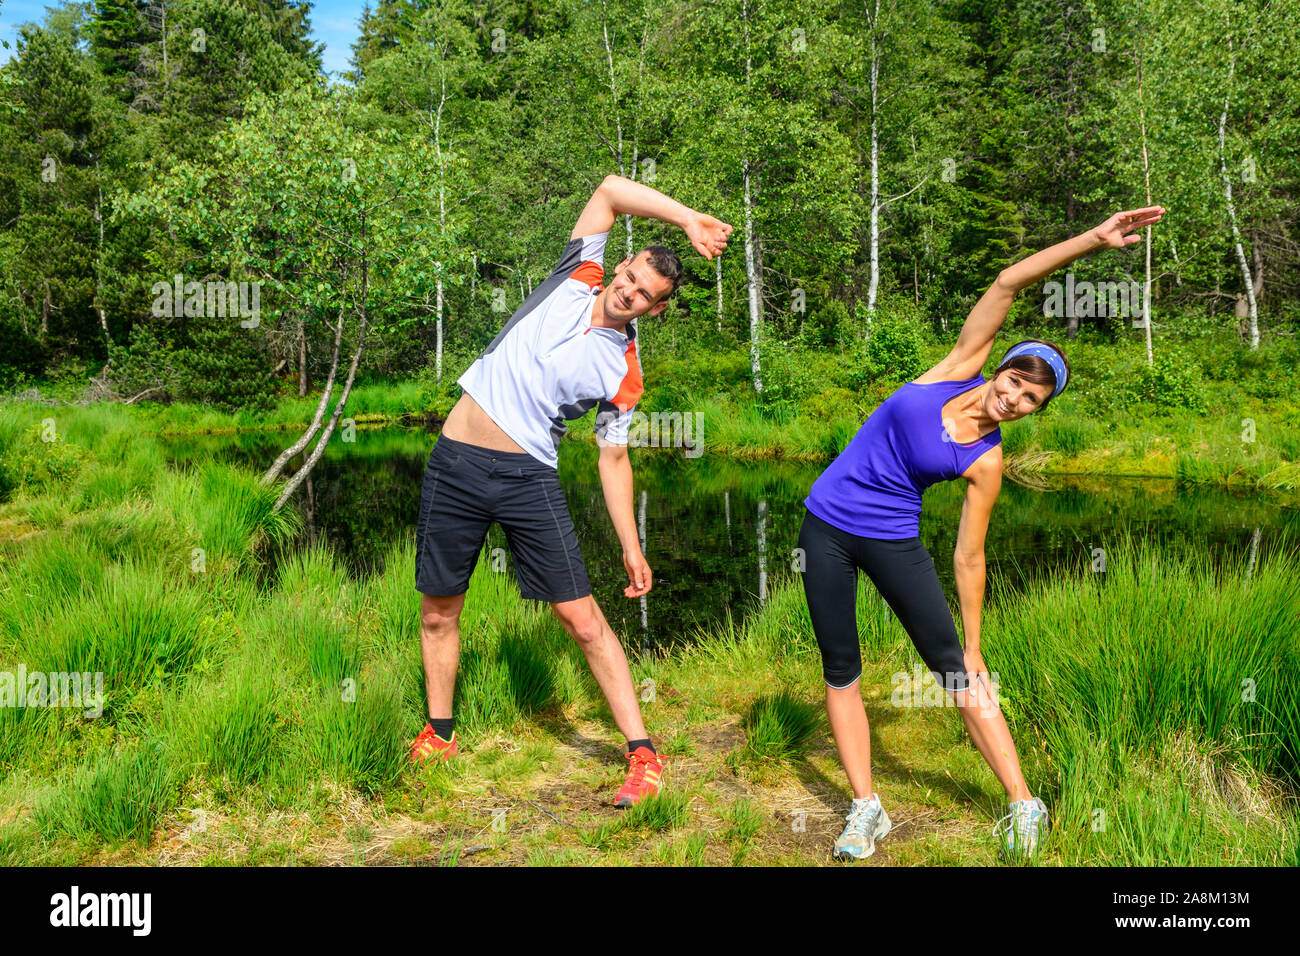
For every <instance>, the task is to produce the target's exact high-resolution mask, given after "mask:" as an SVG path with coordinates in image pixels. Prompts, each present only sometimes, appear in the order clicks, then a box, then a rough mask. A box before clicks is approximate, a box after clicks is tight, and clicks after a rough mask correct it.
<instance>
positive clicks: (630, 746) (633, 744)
mask: <svg viewBox="0 0 1300 956" xmlns="http://www.w3.org/2000/svg"><path fill="white" fill-rule="evenodd" d="M637 747H645V748H646V749H647V750H649V751H650V752H651V753H652V754H657V753H658V752H659V751H657V750H655V745H654V744H652V743H651V742H650V738H649V737H647V738H646V739H645V740H629V741H628V742H627V752H628V753H630V754H631V753H636V748H637Z"/></svg>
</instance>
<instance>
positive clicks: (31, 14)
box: [0, 0, 376, 72]
mask: <svg viewBox="0 0 1300 956" xmlns="http://www.w3.org/2000/svg"><path fill="white" fill-rule="evenodd" d="M60 5H61V4H57V3H54V4H51V3H49V2H47V0H0V40H6V41H8V43H9V49H7V50H6V49H4V48H3V47H0V63H3V62H5V61H6V60H8V59H9V58H10V57H11V56H13V54H14V42H15V40H17V38H18V29H17V28H18V24H20V23H29V22H31V23H41V22H43V21H44V20H45V10H46V8H47V7H50V6H55V7H57V6H60ZM365 5H366V3H365V0H317V2H316V3H314V4H312V9H311V15H310V19H311V30H312V36H313V37H315V38H316V39H317V40H320V41H321V42H323V43H324V44H325V54H324V59H325V69H326V70H328V71H330V72H339V71H342V70H346V69H347V68H348V57H349V56H351V54H352V49H351V48H352V42H353V41H354V40H356V38H357V33H358V32H359V30H358V28H357V21H358V20H359V19H360V17H361V11H362V10H363V9H364V8H365ZM375 5H376V4H375V2H372V3H371V6H372V7H374V6H375Z"/></svg>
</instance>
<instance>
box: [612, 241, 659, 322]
mask: <svg viewBox="0 0 1300 956" xmlns="http://www.w3.org/2000/svg"><path fill="white" fill-rule="evenodd" d="M672 287H673V284H672V281H671V280H670V279H666V278H664V277H663V276H661V275H660V274H659V273H658V272H656V271H655V268H654V266H652V265H650V253H648V252H646V251H645V250H642V251H641V252H638V253H637V254H636V258H633V259H624V260H623V261H622V262H620V263H619V264H618V265H617V266H615V267H614V281H613V282H611V283H610V284H609V285H608V286H606V287H605V315H607V316H608V317H609V318H611V319H614V320H616V321H619V322H623V321H628V320H631V319H636V318H640V317H641V316H643V315H658V314H659V313H660V312H662V311H663V310H664V309H666V308H668V301H667V299H665V298H664V297H665V296H666V295H668V293H669V292H670V291H671V290H672Z"/></svg>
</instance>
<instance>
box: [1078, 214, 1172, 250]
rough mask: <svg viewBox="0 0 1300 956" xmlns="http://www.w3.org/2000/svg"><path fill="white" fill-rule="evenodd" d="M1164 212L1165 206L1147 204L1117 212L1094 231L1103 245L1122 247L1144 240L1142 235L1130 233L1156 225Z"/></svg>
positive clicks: (1112, 247) (1113, 247) (1110, 247)
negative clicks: (1144, 206) (1142, 207)
mask: <svg viewBox="0 0 1300 956" xmlns="http://www.w3.org/2000/svg"><path fill="white" fill-rule="evenodd" d="M1164 214H1165V207H1164V206H1147V207H1146V208H1144V209H1130V210H1128V211H1127V212H1117V213H1115V215H1113V216H1111V217H1110V218H1109V219H1107V220H1106V221H1105V222H1103V223H1102V224H1101V225H1100V226H1098V227H1097V228H1096V229H1094V230H1093V233H1094V234H1095V235H1096V237H1097V238H1098V239H1099V240H1100V241H1101V244H1102V245H1103V246H1106V247H1107V248H1109V249H1122V248H1124V247H1125V246H1131V245H1133V244H1134V243H1135V242H1141V241H1142V237H1141V236H1137V235H1130V233H1132V232H1134V231H1136V230H1138V229H1141V228H1142V227H1143V226H1154V225H1155V224H1156V223H1158V222H1159V221H1160V217H1161V216H1163V215H1164Z"/></svg>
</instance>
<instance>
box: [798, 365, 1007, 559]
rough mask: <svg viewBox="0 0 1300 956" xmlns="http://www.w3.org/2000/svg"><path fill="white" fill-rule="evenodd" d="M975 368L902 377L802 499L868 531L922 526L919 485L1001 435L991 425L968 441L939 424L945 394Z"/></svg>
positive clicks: (899, 532) (965, 385) (836, 521)
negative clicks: (943, 375) (942, 376)
mask: <svg viewBox="0 0 1300 956" xmlns="http://www.w3.org/2000/svg"><path fill="white" fill-rule="evenodd" d="M984 382H985V378H984V376H983V375H977V376H975V377H974V378H968V379H965V380H963V381H959V382H931V383H930V384H928V385H917V384H916V383H915V382H907V383H906V384H904V385H902V386H900V387H899V388H898V389H897V390H896V391H895V392H894V393H893V394H892V395H890V396H889V397H888V398H887V399H885V400H884V401H883V402H881V403H880V405H879V407H877V408H876V410H875V411H874V412H872V413H871V416H870V417H869V418H868V419H867V420H866V421H865V422H864V423H863V425H862V427H861V428H859V429H858V433H857V434H856V435H854V436H853V440H852V441H851V442H849V444H848V447H846V448H845V449H844V451H842V452H840V454H839V457H838V458H836V459H835V460H834V461H833V462H831V464H830V467H828V468H827V469H826V470H825V471H824V472H822V473H821V477H819V478H818V479H817V480H816V481H815V482H813V486H812V490H811V491H809V493H808V497H807V498H805V499H804V504H805V505H806V506H807V507H808V510H809V511H811V512H812V513H813V514H815V515H816V516H817V517H819V518H821V519H822V520H823V521H825V522H827V523H828V524H831V525H833V526H835V527H836V528H839V529H840V530H841V531H847V532H848V533H849V534H856V535H860V536H862V537H865V538H885V539H888V540H901V539H903V538H915V537H917V536H918V535H919V534H920V529H921V493H922V492H923V491H925V489H926V488H928V487H929V486H930V485H933V484H935V483H936V482H940V481H951V480H952V479H954V478H956V477H958V476H959V475H961V473H962V472H964V471H965V470H966V469H967V468H969V467H970V466H971V464H972V463H973V462H974V461H975V459H977V458H979V457H980V456H981V455H983V454H984V453H985V452H986V451H988V450H989V449H990V448H993V447H995V446H997V445H998V444H1000V443H1001V441H1002V431H1001V429H999V428H995V429H993V431H991V432H989V434H987V435H985V436H984V437H983V438H979V439H977V440H975V441H973V442H970V443H969V444H961V443H959V442H955V441H952V440H951V439H950V438H949V437H948V432H947V430H946V429H945V428H944V427H943V421H942V417H943V416H942V412H943V406H944V405H945V404H946V403H947V402H948V400H949V399H951V398H953V397H954V396H956V395H960V394H962V393H963V392H968V391H970V390H971V389H973V388H978V387H979V386H980V385H983V384H984Z"/></svg>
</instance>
